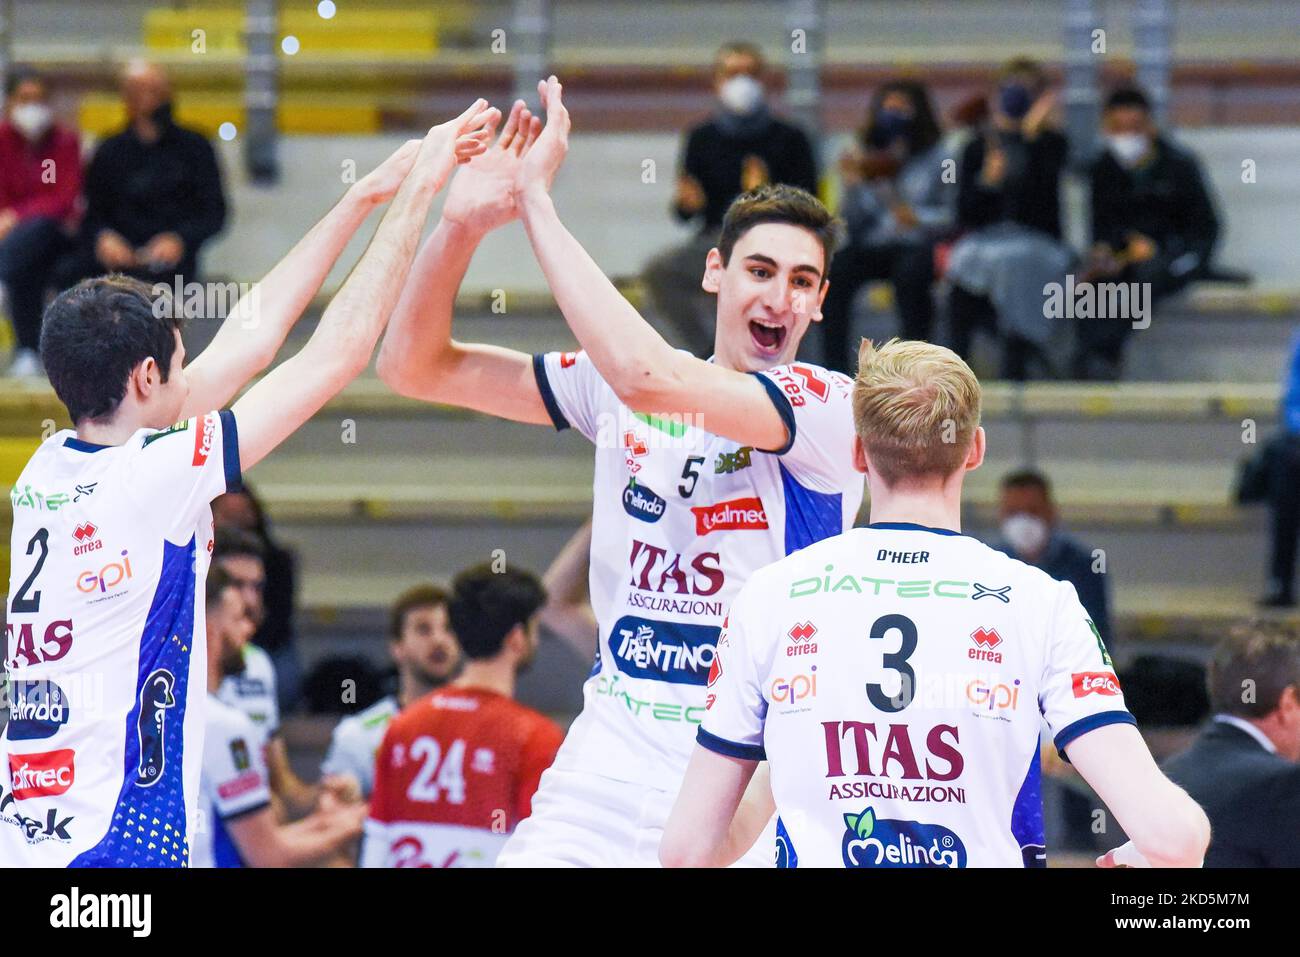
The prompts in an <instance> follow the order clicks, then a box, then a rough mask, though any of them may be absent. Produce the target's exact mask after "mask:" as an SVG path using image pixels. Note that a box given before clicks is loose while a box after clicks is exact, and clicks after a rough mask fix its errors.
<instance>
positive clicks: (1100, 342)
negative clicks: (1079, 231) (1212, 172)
mask: <svg viewBox="0 0 1300 957" xmlns="http://www.w3.org/2000/svg"><path fill="white" fill-rule="evenodd" d="M1102 130H1103V133H1104V135H1105V141H1106V148H1105V149H1104V150H1103V151H1102V153H1101V154H1100V155H1099V156H1098V157H1097V158H1096V159H1095V160H1094V161H1093V163H1092V168H1091V171H1090V177H1091V181H1092V238H1093V248H1092V253H1091V256H1090V268H1089V270H1088V276H1089V278H1092V279H1095V280H1098V281H1104V282H1122V283H1148V284H1149V287H1148V288H1149V290H1150V296H1149V302H1150V303H1152V304H1153V305H1154V304H1155V303H1158V302H1159V301H1160V300H1161V299H1163V298H1165V297H1166V296H1169V295H1170V294H1171V293H1175V292H1177V291H1178V290H1180V289H1182V288H1183V287H1184V286H1186V285H1187V284H1188V283H1190V282H1192V281H1193V280H1195V279H1198V278H1200V277H1202V276H1203V275H1205V272H1206V269H1207V267H1208V266H1209V262H1210V256H1211V255H1212V253H1213V252H1214V244H1215V242H1216V241H1217V240H1218V238H1219V217H1218V215H1217V214H1216V212H1215V209H1214V202H1213V200H1212V199H1211V198H1210V193H1209V190H1208V189H1207V187H1206V185H1205V177H1204V176H1203V175H1202V173H1201V166H1200V163H1198V162H1197V160H1196V157H1195V156H1193V155H1192V154H1191V153H1190V152H1188V151H1187V150H1186V149H1184V148H1182V147H1180V146H1177V145H1175V144H1174V143H1173V142H1171V141H1170V140H1169V139H1168V138H1167V137H1165V136H1163V135H1161V133H1160V131H1159V130H1158V129H1157V128H1156V125H1155V121H1154V120H1153V119H1152V117H1151V107H1150V104H1149V103H1148V102H1147V98H1146V95H1145V94H1143V93H1142V91H1141V90H1138V89H1136V88H1134V87H1125V88H1122V89H1118V90H1116V91H1115V92H1113V93H1111V95H1110V96H1109V97H1108V98H1107V99H1106V107H1105V110H1104V112H1103V114H1102ZM1131 328H1132V321H1131V319H1130V318H1108V319H1084V320H1080V326H1079V351H1078V353H1077V354H1076V356H1075V360H1074V372H1075V374H1076V375H1077V376H1078V377H1080V378H1115V377H1116V376H1117V375H1118V372H1119V366H1120V362H1121V359H1122V357H1123V349H1124V342H1125V340H1126V339H1127V338H1128V334H1129V330H1130V329H1131Z"/></svg>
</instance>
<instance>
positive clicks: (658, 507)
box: [623, 479, 668, 522]
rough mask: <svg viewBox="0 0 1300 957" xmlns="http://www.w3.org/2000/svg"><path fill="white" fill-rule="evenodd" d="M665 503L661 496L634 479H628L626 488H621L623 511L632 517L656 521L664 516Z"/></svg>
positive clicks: (645, 520)
mask: <svg viewBox="0 0 1300 957" xmlns="http://www.w3.org/2000/svg"><path fill="white" fill-rule="evenodd" d="M667 505H668V503H667V502H665V501H664V500H663V498H662V496H659V495H656V494H655V493H654V492H653V491H652V490H651V489H650V488H648V487H647V486H645V485H638V484H637V481H636V479H628V483H627V488H625V489H623V511H625V512H627V513H628V514H629V515H631V516H632V517H633V518H636V519H640V520H641V521H643V522H657V521H659V519H661V518H663V517H664V509H665V508H666V507H667Z"/></svg>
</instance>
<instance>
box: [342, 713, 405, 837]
mask: <svg viewBox="0 0 1300 957" xmlns="http://www.w3.org/2000/svg"><path fill="white" fill-rule="evenodd" d="M393 728H394V725H393V724H390V725H389V726H388V730H387V731H385V732H384V739H383V741H382V742H380V745H379V750H377V751H376V752H375V766H374V768H373V772H372V773H373V775H374V782H373V784H372V785H371V789H370V820H372V821H375V822H377V823H379V824H391V823H393V820H394V811H395V808H394V806H393V800H392V789H393V777H394V769H393V748H394V746H395V745H396V742H397V738H396V736H395V735H394V733H393ZM355 763H356V762H355V761H354V760H353V761H349V762H348V769H350V770H353V771H354V773H355V767H354V766H355Z"/></svg>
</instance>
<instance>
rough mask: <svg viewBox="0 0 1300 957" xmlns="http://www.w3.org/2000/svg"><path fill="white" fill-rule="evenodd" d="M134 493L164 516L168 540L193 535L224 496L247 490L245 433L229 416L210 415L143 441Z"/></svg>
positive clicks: (134, 469) (226, 412)
mask: <svg viewBox="0 0 1300 957" xmlns="http://www.w3.org/2000/svg"><path fill="white" fill-rule="evenodd" d="M136 441H139V442H140V443H141V444H140V447H139V448H138V449H137V450H136V454H135V456H134V457H133V461H132V483H131V489H132V491H133V492H134V494H135V496H136V500H137V501H138V502H139V503H140V504H141V505H142V506H144V507H145V508H147V509H149V510H150V511H152V512H153V513H154V514H159V515H161V516H163V518H164V522H165V530H166V531H165V534H167V535H168V537H172V536H183V537H184V538H185V539H186V540H188V539H189V535H190V534H191V533H192V532H193V528H194V523H195V521H196V520H197V518H198V516H199V515H200V514H201V512H202V510H203V509H205V508H207V506H208V505H210V504H211V502H212V500H213V499H214V498H216V497H217V496H218V495H221V494H222V493H224V492H234V491H238V490H239V489H240V488H242V484H241V481H240V466H239V433H238V430H237V428H236V426H235V415H234V413H233V412H230V411H229V410H223V411H221V412H208V413H207V414H205V415H200V416H195V417H194V418H192V419H186V420H185V421H183V422H178V423H176V424H175V425H173V426H171V427H170V428H167V429H163V430H162V431H159V432H151V433H148V434H146V435H144V437H143V438H142V439H141V438H137V440H136Z"/></svg>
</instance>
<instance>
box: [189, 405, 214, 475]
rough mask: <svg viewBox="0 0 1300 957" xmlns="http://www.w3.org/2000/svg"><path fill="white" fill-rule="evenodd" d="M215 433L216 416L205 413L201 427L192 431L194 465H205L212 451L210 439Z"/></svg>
mask: <svg viewBox="0 0 1300 957" xmlns="http://www.w3.org/2000/svg"><path fill="white" fill-rule="evenodd" d="M216 435H217V417H216V416H214V415H205V416H204V417H203V427H202V428H200V429H198V430H197V431H196V432H195V433H194V462H193V464H194V465H196V466H197V465H206V464H207V462H208V456H209V455H210V454H211V453H212V440H213V439H214V438H216Z"/></svg>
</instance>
